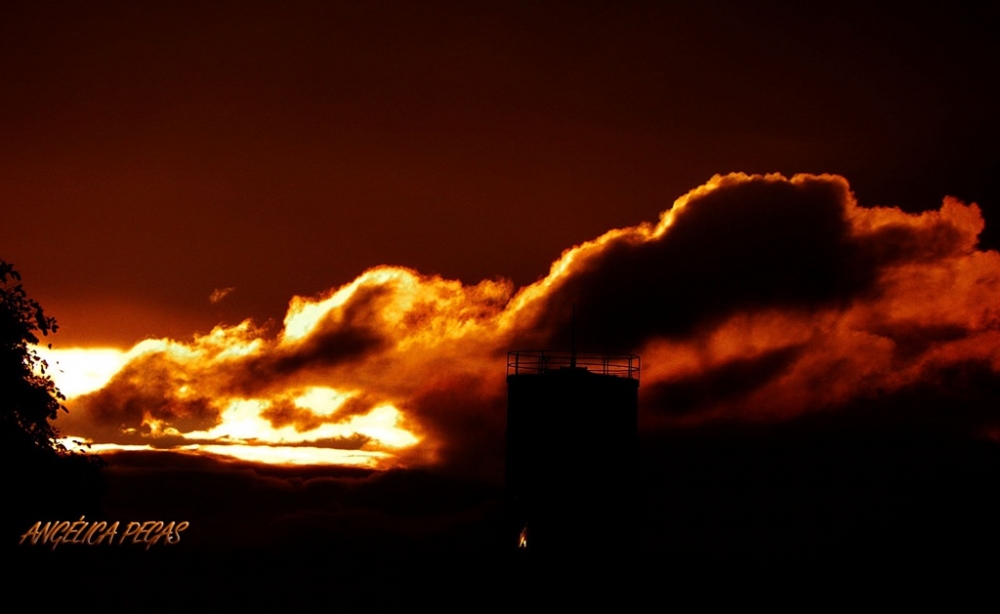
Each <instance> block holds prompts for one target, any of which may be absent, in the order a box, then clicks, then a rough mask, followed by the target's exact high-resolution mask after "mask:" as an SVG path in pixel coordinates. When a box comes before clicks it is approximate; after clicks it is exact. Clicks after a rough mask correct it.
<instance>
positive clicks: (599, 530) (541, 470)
mask: <svg viewBox="0 0 1000 614" xmlns="http://www.w3.org/2000/svg"><path fill="white" fill-rule="evenodd" d="M638 401H639V357H638V356H635V355H632V354H605V353H584V352H576V351H570V352H565V351H562V352H560V351H548V350H521V351H513V352H509V353H508V355H507V433H506V437H507V442H506V443H507V466H506V488H507V509H508V514H507V516H508V523H509V524H508V530H509V534H508V539H509V540H510V543H511V545H512V546H514V545H517V546H519V547H522V548H525V549H526V550H528V551H535V552H547V553H554V554H559V553H564V554H565V553H579V554H584V553H586V552H588V551H596V550H598V549H599V550H600V551H601V552H607V551H608V550H609V549H611V550H614V549H616V548H620V549H629V548H631V547H632V533H633V532H632V529H633V528H634V527H635V526H636V524H637V519H636V518H635V517H634V509H635V507H636V506H635V505H634V503H633V501H634V498H635V488H634V480H635V477H634V476H635V457H636V420H637V412H638Z"/></svg>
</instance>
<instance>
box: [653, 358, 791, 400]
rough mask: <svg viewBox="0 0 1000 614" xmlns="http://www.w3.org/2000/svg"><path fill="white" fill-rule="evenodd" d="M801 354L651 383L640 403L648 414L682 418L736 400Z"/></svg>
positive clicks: (740, 360)
mask: <svg viewBox="0 0 1000 614" xmlns="http://www.w3.org/2000/svg"><path fill="white" fill-rule="evenodd" d="M805 351H806V348H805V347H804V346H794V347H789V348H781V349H777V350H771V351H769V352H766V353H764V354H763V355H762V356H755V357H752V358H735V359H732V360H729V361H727V362H724V363H722V364H720V365H716V366H713V367H711V368H709V369H706V370H705V371H704V372H701V373H697V374H695V375H691V376H689V377H684V378H680V379H678V380H667V381H659V382H657V381H654V382H652V383H651V384H650V385H647V386H645V387H644V388H643V389H642V403H643V405H644V406H645V407H648V408H649V409H651V410H652V411H656V412H667V413H670V414H685V413H688V412H693V411H697V410H700V409H703V408H705V407H708V406H711V405H714V404H715V403H719V402H722V401H727V400H732V399H739V398H741V397H743V396H746V395H747V394H749V393H750V392H753V391H754V390H756V389H758V388H760V387H761V386H763V385H764V384H766V383H768V382H769V381H771V380H772V379H774V378H775V377H776V376H778V375H780V374H781V373H783V372H784V371H785V370H786V369H788V368H789V367H790V366H791V365H792V364H793V363H794V362H795V361H796V360H797V359H798V358H799V357H801V355H802V353H803V352H805Z"/></svg>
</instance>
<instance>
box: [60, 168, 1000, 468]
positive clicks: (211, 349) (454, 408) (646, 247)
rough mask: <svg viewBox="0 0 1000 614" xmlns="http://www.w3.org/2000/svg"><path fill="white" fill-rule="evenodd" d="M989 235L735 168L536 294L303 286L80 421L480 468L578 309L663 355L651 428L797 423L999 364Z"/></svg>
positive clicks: (586, 339) (175, 349)
mask: <svg viewBox="0 0 1000 614" xmlns="http://www.w3.org/2000/svg"><path fill="white" fill-rule="evenodd" d="M982 228H983V219H982V216H981V213H980V211H979V209H978V207H976V206H975V205H965V204H962V203H960V202H958V201H957V200H954V199H951V198H946V199H945V200H944V203H943V205H942V207H941V209H940V210H938V211H930V212H925V213H922V214H908V213H904V212H903V211H901V210H899V209H896V208H886V207H878V208H871V207H862V206H860V205H859V204H858V203H857V202H856V201H855V199H854V196H853V195H852V193H851V191H850V189H849V186H848V184H847V182H846V181H845V180H844V179H843V178H840V177H836V176H829V175H820V176H814V175H796V176H794V177H792V178H791V179H787V178H785V177H782V176H779V175H767V176H747V175H742V174H733V175H727V176H716V177H714V178H712V179H711V180H710V181H709V182H708V183H706V184H705V185H703V186H701V187H699V188H697V189H695V190H693V191H691V192H690V193H688V194H687V195H685V196H683V197H681V198H680V199H678V200H677V201H676V202H675V203H674V205H673V207H672V208H671V209H669V210H667V211H665V212H664V213H663V214H662V216H661V217H660V219H659V221H658V222H657V223H655V224H652V223H649V224H643V225H639V226H636V227H631V228H624V229H618V230H612V231H610V232H608V233H606V234H605V235H603V236H601V237H599V238H597V239H595V240H593V241H590V242H587V243H585V244H582V245H579V246H576V247H574V248H572V249H569V250H567V251H566V252H564V253H563V255H562V256H561V257H560V259H559V260H557V261H556V262H555V263H554V264H553V265H552V268H551V270H550V272H549V274H548V275H547V276H546V277H544V278H542V279H540V280H539V281H538V282H536V283H535V284H532V285H530V286H528V287H525V288H521V289H520V290H518V291H517V292H515V291H514V288H513V287H512V285H511V284H510V283H509V282H507V281H504V280H486V281H483V282H481V283H479V284H476V285H463V284H462V283H460V282H458V281H454V280H447V279H442V278H440V277H436V276H427V275H421V274H419V273H417V272H416V271H412V270H409V269H405V268H400V267H386V266H380V267H375V268H373V269H370V270H368V271H365V272H364V273H362V274H361V275H360V276H359V277H358V278H357V279H355V280H353V281H352V282H350V283H348V284H345V285H343V286H341V287H339V288H334V289H332V290H331V291H329V292H328V293H325V294H324V295H322V296H318V297H313V298H304V297H295V298H293V299H292V301H291V303H290V305H289V309H288V314H287V315H286V317H285V320H284V323H283V327H282V329H281V330H280V331H279V332H278V333H277V334H269V333H267V332H266V331H263V330H261V329H258V328H256V327H255V326H254V325H253V324H252V323H251V322H249V321H247V322H243V323H241V324H239V325H237V326H233V327H219V328H216V329H215V330H213V331H212V332H211V333H209V334H208V335H205V336H201V337H196V338H194V339H193V340H191V341H189V342H179V341H170V340H162V341H147V342H144V344H146V346H145V347H144V348H142V349H141V350H140V348H136V349H133V350H132V352H131V356H132V358H131V360H130V361H129V362H128V363H127V364H126V365H125V366H124V367H123V368H122V369H121V370H120V371H118V372H117V373H116V374H115V375H114V376H113V377H112V378H111V379H110V380H109V381H108V382H107V384H106V385H105V386H103V387H102V388H101V389H100V390H96V391H94V392H90V393H89V394H85V395H82V396H79V397H77V398H75V399H71V402H70V406H71V410H72V411H71V415H70V417H68V418H67V419H65V420H66V421H65V422H64V423H62V422H61V425H62V426H63V431H64V432H67V433H70V434H74V435H81V436H85V437H88V438H90V439H92V440H94V441H99V442H101V443H121V444H126V443H127V444H133V445H136V444H140V443H154V444H156V443H157V442H159V445H162V446H167V447H169V446H181V445H189V446H190V445H195V444H197V445H205V446H207V445H210V444H211V445H213V446H214V448H213V451H218V449H219V448H223V447H224V446H226V445H227V444H228V445H231V446H232V449H233V450H236V449H237V448H241V447H246V446H253V445H260V446H268V447H270V448H271V449H272V451H273V449H274V448H281V447H283V446H286V447H289V448H291V447H299V448H301V447H302V446H313V447H315V448H317V449H320V448H327V449H353V450H357V451H358V452H359V453H362V454H363V453H370V454H371V455H372V456H371V458H372V459H373V460H372V463H373V464H374V465H376V466H391V465H393V464H420V463H435V462H442V461H446V462H447V461H457V460H462V461H463V462H471V461H472V460H473V459H475V458H478V457H482V456H484V455H485V452H484V451H489V450H495V451H497V452H499V450H500V446H501V445H502V432H503V421H504V402H505V401H504V399H505V385H504V379H503V374H504V362H503V356H504V355H505V353H506V351H507V350H509V349H515V348H525V347H547V346H555V347H567V346H568V345H569V342H570V336H571V331H570V317H569V316H570V313H571V311H572V308H573V305H576V307H577V313H578V332H577V337H578V340H579V341H578V344H579V345H580V346H581V347H582V348H584V349H590V350H600V351H630V352H638V353H641V354H642V364H643V367H644V372H643V374H642V386H641V389H640V404H641V408H640V411H641V412H642V414H643V415H644V416H645V418H644V420H643V422H644V423H645V424H646V425H647V427H650V428H656V427H657V426H658V425H671V424H694V423H702V422H705V421H713V420H784V419H787V418H789V417H794V416H798V415H802V414H804V413H809V412H815V411H821V410H829V409H832V408H836V407H841V406H844V405H845V404H848V403H852V402H854V401H857V400H859V399H870V398H876V397H878V396H879V395H885V394H892V393H894V392H896V391H901V390H907V389H910V388H912V387H913V386H915V385H918V384H919V385H930V384H929V383H930V382H935V381H938V380H939V379H940V377H939V376H940V374H942V373H945V372H948V371H949V370H951V371H954V370H955V369H964V368H967V367H968V368H975V369H979V370H982V369H985V370H986V372H987V373H989V374H992V375H995V374H996V373H997V372H998V371H1000V300H998V299H1000V255H998V254H997V253H996V252H984V251H980V250H977V248H976V245H977V236H978V234H979V232H981V230H982ZM980 427H982V428H995V425H994V427H989V426H988V425H980ZM977 428H978V427H977ZM994 432H995V430H994ZM297 454H298V456H296V458H301V454H302V453H301V450H300V451H299V452H298V453H297ZM268 458H270V459H272V462H282V461H280V458H281V455H280V453H279V454H277V455H274V454H271V455H269V456H268ZM275 458H278V459H279V460H277V461H275V460H274V459H275ZM289 462H291V461H289Z"/></svg>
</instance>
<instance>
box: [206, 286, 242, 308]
mask: <svg viewBox="0 0 1000 614" xmlns="http://www.w3.org/2000/svg"><path fill="white" fill-rule="evenodd" d="M234 290H236V288H216V289H215V290H212V294H210V295H209V297H208V302H210V303H212V304H213V305H215V304H216V303H218V302H220V301H222V299H224V298H226V297H227V296H229V295H230V294H232V293H233V291H234Z"/></svg>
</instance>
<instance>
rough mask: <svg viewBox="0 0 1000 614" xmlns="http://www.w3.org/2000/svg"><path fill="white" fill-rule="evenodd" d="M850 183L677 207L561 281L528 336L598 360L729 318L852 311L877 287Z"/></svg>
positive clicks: (704, 199)
mask: <svg viewBox="0 0 1000 614" xmlns="http://www.w3.org/2000/svg"><path fill="white" fill-rule="evenodd" d="M849 200H850V193H849V191H848V188H847V184H846V183H845V182H844V181H842V180H840V179H834V178H822V177H814V178H809V179H805V180H802V181H798V182H794V183H793V182H789V181H787V180H785V179H784V178H765V177H754V178H747V179H744V180H739V179H732V178H731V179H729V180H726V181H724V183H723V185H721V186H720V187H718V188H717V189H714V190H712V191H710V192H708V193H706V194H696V195H694V196H693V197H692V198H691V199H690V200H689V201H688V202H687V203H686V204H685V205H684V206H683V207H678V208H677V209H676V211H675V214H674V221H673V224H672V225H671V226H670V227H669V228H668V229H667V231H666V232H665V233H663V234H662V235H661V236H659V237H657V238H655V239H652V240H636V239H635V237H633V236H632V235H628V234H626V235H624V236H622V237H620V238H617V239H612V240H611V241H610V242H608V244H607V245H606V246H604V247H603V248H602V249H601V251H600V252H599V253H597V254H595V255H593V256H592V257H590V258H587V259H585V261H584V262H582V263H581V264H580V266H579V267H577V268H575V269H574V271H573V272H572V273H570V274H569V275H568V276H567V277H566V279H564V280H561V282H560V283H559V284H558V285H557V287H556V288H555V290H554V291H553V293H552V295H551V296H550V297H549V298H548V299H547V301H546V309H545V314H544V315H543V316H542V317H541V318H540V319H539V321H538V322H537V324H536V326H537V327H538V328H540V329H542V330H543V331H546V332H548V334H549V335H550V338H551V339H553V340H564V339H568V338H569V336H570V335H569V333H568V330H567V329H568V326H569V313H570V311H571V305H572V304H574V303H575V304H576V305H577V310H578V314H579V332H578V337H579V338H580V339H581V341H582V342H584V343H586V344H588V345H590V346H592V347H594V348H596V349H602V350H620V351H625V350H629V349H634V348H637V347H639V346H641V345H642V343H643V342H644V341H645V340H646V339H648V338H650V337H654V336H661V335H668V336H672V337H684V336H690V335H694V334H697V332H698V330H697V327H698V326H702V325H706V324H711V323H712V322H716V321H718V320H720V319H722V318H724V317H726V316H727V315H729V314H732V313H736V312H740V311H745V310H748V309H759V308H766V307H787V308H793V309H803V310H808V309H813V308H817V307H820V306H825V305H829V304H835V303H838V302H843V301H846V300H849V298H850V297H851V296H853V295H854V294H855V293H857V292H858V291H859V290H861V289H863V288H865V287H867V286H869V285H870V284H871V283H872V282H873V281H874V279H875V274H876V272H877V271H876V270H875V269H873V268H871V267H869V266H864V265H863V264H862V263H861V262H860V259H859V255H860V254H859V248H858V245H857V244H856V242H855V241H853V240H852V238H851V234H850V224H849V222H848V220H847V217H846V211H845V209H846V206H847V204H848V202H849Z"/></svg>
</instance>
